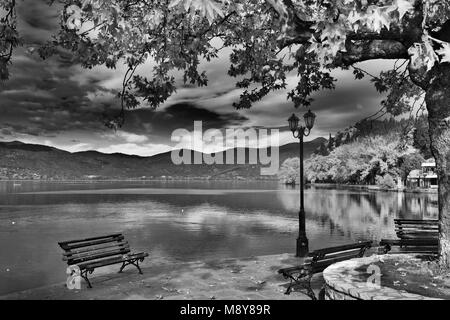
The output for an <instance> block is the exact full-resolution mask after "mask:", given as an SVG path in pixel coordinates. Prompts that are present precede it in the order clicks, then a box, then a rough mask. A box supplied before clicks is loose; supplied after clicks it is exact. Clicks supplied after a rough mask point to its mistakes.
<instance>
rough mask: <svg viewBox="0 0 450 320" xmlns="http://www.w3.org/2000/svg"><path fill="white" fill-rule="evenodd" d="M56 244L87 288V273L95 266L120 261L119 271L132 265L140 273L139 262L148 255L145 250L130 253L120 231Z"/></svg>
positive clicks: (89, 286) (89, 283) (91, 271)
mask: <svg viewBox="0 0 450 320" xmlns="http://www.w3.org/2000/svg"><path fill="white" fill-rule="evenodd" d="M58 244H59V246H60V247H61V248H62V249H63V250H64V253H63V261H67V264H68V265H69V266H72V265H76V266H78V268H79V269H80V276H81V277H82V278H83V279H84V280H85V281H86V282H87V285H88V288H92V285H91V282H90V281H89V278H88V274H92V273H93V272H94V270H95V269H96V268H100V267H104V266H108V265H113V264H119V263H122V266H121V267H120V270H119V273H121V272H122V271H123V269H124V268H125V267H126V266H128V265H134V266H135V267H136V268H137V269H138V271H139V273H140V274H142V270H141V268H140V266H139V262H143V261H144V259H145V257H147V256H148V253H146V252H138V253H131V250H130V246H129V244H128V241H126V240H125V237H124V236H123V235H122V234H121V233H117V234H111V235H106V236H100V237H92V238H87V239H80V240H70V241H63V242H58Z"/></svg>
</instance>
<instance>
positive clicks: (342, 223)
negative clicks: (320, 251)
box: [278, 188, 437, 239]
mask: <svg viewBox="0 0 450 320" xmlns="http://www.w3.org/2000/svg"><path fill="white" fill-rule="evenodd" d="M278 195H279V199H280V201H281V202H282V203H283V205H284V206H285V207H286V208H287V209H290V210H291V209H293V208H298V206H299V200H298V199H297V196H294V195H292V194H291V193H282V192H280V193H279V194H278ZM436 198H437V195H435V194H405V193H396V192H363V191H361V192H359V191H349V190H335V189H334V190H333V189H320V188H313V189H308V190H307V191H306V193H305V207H306V218H307V220H312V221H314V222H315V223H317V224H318V225H319V227H320V228H322V229H324V230H325V229H328V230H329V235H330V236H333V235H341V236H346V237H348V238H352V239H356V238H369V239H370V238H372V239H378V238H380V237H392V236H395V233H394V218H409V219H436V218H437V206H436V200H437V199H436Z"/></svg>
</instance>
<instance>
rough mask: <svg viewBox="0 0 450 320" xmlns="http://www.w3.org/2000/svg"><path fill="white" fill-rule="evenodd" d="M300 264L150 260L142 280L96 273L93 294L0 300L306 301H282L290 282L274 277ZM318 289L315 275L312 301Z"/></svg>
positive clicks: (46, 292)
mask: <svg viewBox="0 0 450 320" xmlns="http://www.w3.org/2000/svg"><path fill="white" fill-rule="evenodd" d="M300 262H301V260H300V259H299V258H295V257H294V256H293V255H289V254H281V255H270V256H259V257H250V258H239V259H226V260H215V261H208V262H191V263H174V262H170V261H159V262H155V261H152V259H151V257H149V258H147V259H146V260H145V261H144V263H143V264H142V267H143V268H142V270H143V272H144V274H143V275H140V274H138V272H137V270H136V268H134V267H133V266H129V267H127V268H126V269H125V271H124V272H123V273H121V274H118V273H117V270H118V269H119V265H116V266H112V267H107V268H100V269H98V270H95V271H94V273H93V274H92V275H91V277H92V278H91V279H92V280H91V283H92V285H93V288H92V289H88V288H86V285H85V282H84V281H83V282H82V288H81V290H69V289H67V288H66V286H65V283H60V284H55V285H51V286H47V287H43V288H38V289H31V290H27V291H22V292H17V293H13V294H8V295H5V296H0V299H64V300H66V299H68V300H70V299H108V300H110V299H150V300H154V299H156V300H159V299H178V300H183V299H189V300H200V299H201V300H210V299H233V300H261V299H275V300H276V299H289V300H310V298H309V297H308V296H306V295H305V294H303V293H301V292H296V291H293V292H292V293H291V294H290V295H285V294H284V291H285V290H286V287H287V284H288V283H289V281H288V280H286V279H284V278H283V277H282V276H280V275H279V274H278V273H277V270H278V269H280V268H283V267H287V266H292V265H297V264H299V263H300ZM96 274H97V276H96ZM322 285H323V278H322V275H321V274H318V275H315V276H314V277H313V281H312V286H313V289H314V291H315V292H316V295H317V294H318V292H319V291H320V289H321V287H322Z"/></svg>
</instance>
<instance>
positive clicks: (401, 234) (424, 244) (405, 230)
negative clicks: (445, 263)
mask: <svg viewBox="0 0 450 320" xmlns="http://www.w3.org/2000/svg"><path fill="white" fill-rule="evenodd" d="M394 224H395V233H396V235H397V237H398V239H381V241H380V247H381V250H380V252H379V253H384V254H386V253H388V252H389V251H391V250H392V247H394V246H398V247H400V248H402V250H401V251H399V252H400V253H437V252H438V243H439V221H438V220H413V219H394Z"/></svg>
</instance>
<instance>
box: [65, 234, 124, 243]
mask: <svg viewBox="0 0 450 320" xmlns="http://www.w3.org/2000/svg"><path fill="white" fill-rule="evenodd" d="M121 235H122V234H121V233H114V234H110V235H107V236H99V237H91V238H86V239H78V240H67V241H61V242H58V244H59V245H62V244H71V243H78V242H86V241H92V240H99V239H105V238H116V237H119V236H121Z"/></svg>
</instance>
